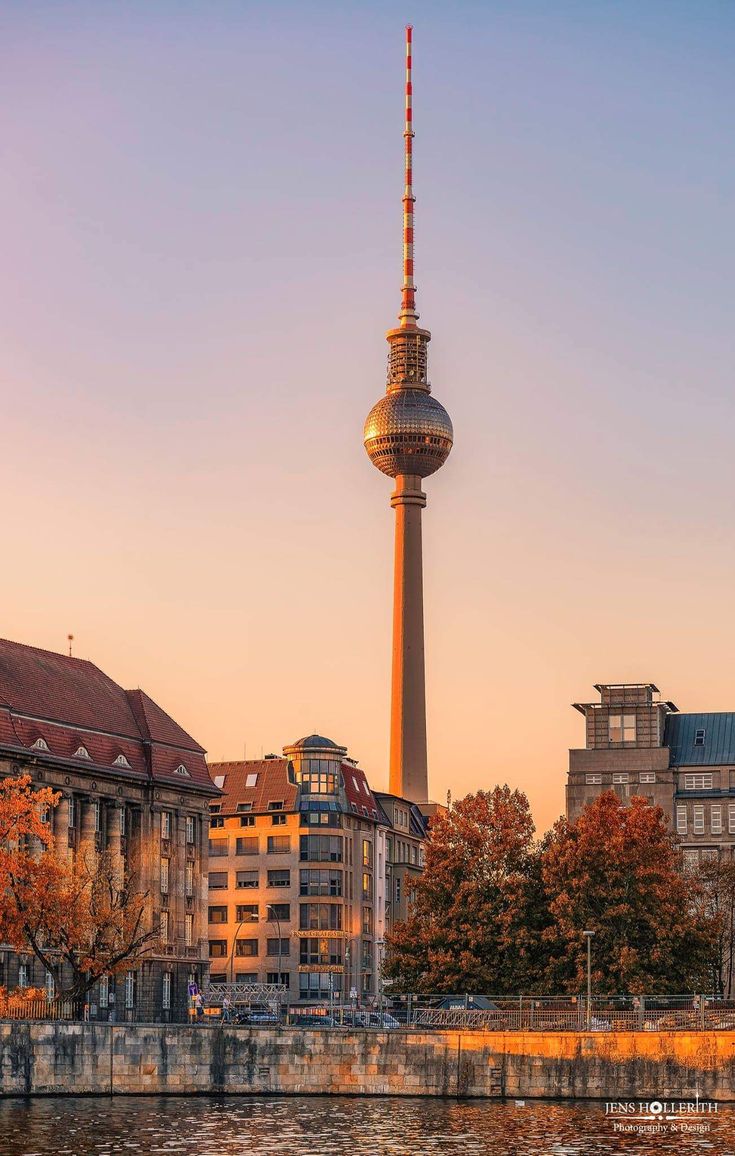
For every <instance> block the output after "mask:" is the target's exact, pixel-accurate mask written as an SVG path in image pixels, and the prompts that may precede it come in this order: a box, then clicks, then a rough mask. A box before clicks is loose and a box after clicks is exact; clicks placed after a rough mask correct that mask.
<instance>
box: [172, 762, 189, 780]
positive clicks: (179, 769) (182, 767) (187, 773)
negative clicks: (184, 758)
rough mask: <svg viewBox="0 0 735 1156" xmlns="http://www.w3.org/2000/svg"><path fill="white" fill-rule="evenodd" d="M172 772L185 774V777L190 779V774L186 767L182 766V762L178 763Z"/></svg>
mask: <svg viewBox="0 0 735 1156" xmlns="http://www.w3.org/2000/svg"><path fill="white" fill-rule="evenodd" d="M174 774H175V775H186V777H187V778H188V779H190V778H191V775H190V774H189V772H188V771H187V769H186V767H185V766H184V764H183V763H179V765H178V767H177V768H176V770H175V771H174Z"/></svg>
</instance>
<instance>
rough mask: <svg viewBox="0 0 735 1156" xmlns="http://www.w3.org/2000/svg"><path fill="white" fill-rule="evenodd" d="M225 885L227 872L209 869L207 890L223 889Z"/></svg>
mask: <svg viewBox="0 0 735 1156" xmlns="http://www.w3.org/2000/svg"><path fill="white" fill-rule="evenodd" d="M226 887H227V872H226V871H210V872H209V890H210V891H223V890H224V889H225V888H226Z"/></svg>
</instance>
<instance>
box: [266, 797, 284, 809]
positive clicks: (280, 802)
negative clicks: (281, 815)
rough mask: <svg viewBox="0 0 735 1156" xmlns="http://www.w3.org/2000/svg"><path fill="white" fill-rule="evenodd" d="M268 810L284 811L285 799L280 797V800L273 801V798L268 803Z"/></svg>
mask: <svg viewBox="0 0 735 1156" xmlns="http://www.w3.org/2000/svg"><path fill="white" fill-rule="evenodd" d="M268 810H269V811H282V810H283V799H278V800H276V802H273V801H272V800H271V802H270V803H269V804H268Z"/></svg>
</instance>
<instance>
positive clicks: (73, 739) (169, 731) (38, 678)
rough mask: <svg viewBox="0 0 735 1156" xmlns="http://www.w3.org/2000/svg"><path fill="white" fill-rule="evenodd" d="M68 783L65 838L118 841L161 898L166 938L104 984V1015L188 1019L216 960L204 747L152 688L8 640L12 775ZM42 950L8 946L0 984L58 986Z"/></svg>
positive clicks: (60, 828) (4, 695) (79, 848)
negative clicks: (190, 1002) (196, 987)
mask: <svg viewBox="0 0 735 1156" xmlns="http://www.w3.org/2000/svg"><path fill="white" fill-rule="evenodd" d="M20 774H29V775H30V776H31V778H32V780H33V783H34V785H35V786H47V787H51V788H52V789H53V790H55V791H59V792H61V800H60V802H59V805H58V806H57V807H56V808H55V809H54V810H52V811H51V812H50V814H49V817H48V819H49V822H50V824H51V828H52V833H53V835H54V838H55V843H56V847H57V849H60V850H61V851H62V852H64V853H66V854H68V855H73V854H76V853H81V854H84V855H86V856H87V857H90V856H92V857H93V856H94V855H95V854H96V853H99V852H101V851H108V852H110V853H111V854H112V855H113V856H115V857H119V859H120V861H121V864H124V866H125V868H126V869H127V870H128V871H130V872H132V876H133V879H134V881H135V886H136V887H137V888H138V889H139V890H140V891H141V892H144V893H148V895H149V896H150V897H151V906H150V911H149V914H148V919H149V925H150V926H151V927H159V928H160V940H159V941H157V942H156V944H155V947H154V949H153V950H152V951H151V952H150V953H149V954H148V955H147V957H146V959H145V961H144V962H142V963H140V964H138V965H137V966H135V967H131V969H130V970H129V971H128V972H127V973H125V974H118V975H117V976H112V977H110V978H109V979H107V980H105V981H103V982H102V983H100V984H99V985H97V986H96V987H95V988H94V989H93V990H92V991H91V992H90V996H89V1001H90V1014H91V1017H92V1018H97V1019H105V1020H106V1019H109V1018H113V1017H114V1018H116V1019H118V1020H135V1019H161V1018H163V1019H177V1018H178V1019H181V1018H183V1017H185V1015H186V1009H187V986H188V982H189V981H190V980H191V979H195V980H196V981H197V982H198V983H201V982H202V981H204V980H205V979H206V973H207V971H208V966H209V963H208V955H207V936H206V923H205V922H204V920H205V919H206V870H207V827H208V818H209V801H210V799H211V798H212V797H213V796H215V795H218V794H219V792H218V791H217V789H216V788H215V787H214V785H213V783H212V780H211V779H210V777H209V772H208V770H207V764H206V761H205V758H204V751H203V749H202V748H201V747H200V746H199V745H198V744H197V743H196V742H195V741H194V739H192V738H191V737H190V735H188V734H187V733H186V732H185V731H184V730H182V728H181V727H180V726H179V725H178V723H176V722H174V720H173V719H172V718H170V716H169V715H167V714H166V713H165V711H163V710H162V709H161V707H159V706H158V705H157V704H156V703H155V702H153V700H152V699H151V698H149V697H148V695H147V694H146V693H145V691H142V690H128V691H126V690H123V689H122V687H120V686H118V685H117V684H116V683H115V682H113V681H112V679H111V678H109V677H108V676H107V675H106V674H104V673H103V672H102V671H101V670H99V669H98V668H97V667H96V666H94V665H93V664H92V663H91V662H87V661H84V660H81V659H78V658H71V657H67V656H66V655H62V654H56V653H53V652H51V651H46V650H37V649H36V648H35V647H31V646H24V645H22V644H19V643H15V642H7V641H0V775H2V776H3V777H7V776H9V775H13V776H15V775H20ZM43 970H44V969H43V968H42V966H41V964H40V962H39V961H38V960H36V959H35V958H34V957H33V956H32V955H31V954H30V953H29V954H27V955H18V954H16V953H15V952H13V951H12V950H10V949H9V948H8V947H0V983H2V984H6V985H7V986H8V987H10V988H13V987H16V986H21V987H25V986H33V987H46V989H47V991H49V994H51V990H52V977H51V976H50V975H46V974H42V972H43Z"/></svg>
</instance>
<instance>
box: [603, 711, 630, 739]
mask: <svg viewBox="0 0 735 1156" xmlns="http://www.w3.org/2000/svg"><path fill="white" fill-rule="evenodd" d="M608 735H609V738H610V742H611V743H634V742H635V715H634V714H611V715H610V717H609V719H608Z"/></svg>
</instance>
